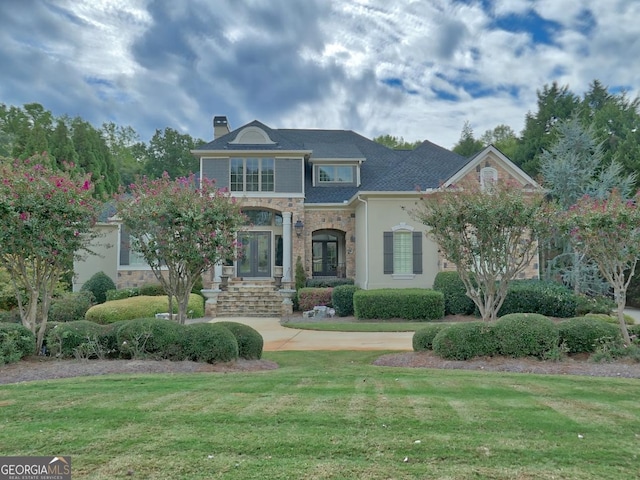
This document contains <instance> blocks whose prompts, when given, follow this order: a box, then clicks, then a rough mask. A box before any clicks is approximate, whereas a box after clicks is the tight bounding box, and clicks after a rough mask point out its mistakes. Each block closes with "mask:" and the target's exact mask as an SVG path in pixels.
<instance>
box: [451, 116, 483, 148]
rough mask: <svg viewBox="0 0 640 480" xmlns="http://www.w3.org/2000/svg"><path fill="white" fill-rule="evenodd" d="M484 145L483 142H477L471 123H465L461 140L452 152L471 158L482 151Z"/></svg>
mask: <svg viewBox="0 0 640 480" xmlns="http://www.w3.org/2000/svg"><path fill="white" fill-rule="evenodd" d="M483 148H484V143H483V142H482V141H481V140H476V139H475V138H474V136H473V129H472V128H471V124H470V123H469V121H466V122H464V126H463V127H462V133H461V134H460V140H458V143H456V144H455V146H454V147H453V148H452V150H453V151H454V152H455V153H457V154H458V155H462V156H463V157H471V156H473V155H475V154H476V153H478V152H480V151H482V149H483Z"/></svg>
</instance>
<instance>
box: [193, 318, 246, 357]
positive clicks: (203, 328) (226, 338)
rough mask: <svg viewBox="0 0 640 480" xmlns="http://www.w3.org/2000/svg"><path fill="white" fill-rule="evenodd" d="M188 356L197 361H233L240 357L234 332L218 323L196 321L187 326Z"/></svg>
mask: <svg viewBox="0 0 640 480" xmlns="http://www.w3.org/2000/svg"><path fill="white" fill-rule="evenodd" d="M185 350H186V354H187V358H188V359H189V360H194V361H196V362H207V363H217V362H231V361H233V360H236V359H237V358H238V342H237V340H236V337H235V336H234V335H233V333H232V332H231V331H230V330H229V329H228V328H226V327H224V326H222V325H220V324H218V323H194V324H191V325H187V326H186V327H185Z"/></svg>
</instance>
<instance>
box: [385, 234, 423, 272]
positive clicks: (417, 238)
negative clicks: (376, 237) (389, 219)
mask: <svg viewBox="0 0 640 480" xmlns="http://www.w3.org/2000/svg"><path fill="white" fill-rule="evenodd" d="M383 268H384V273H385V274H393V275H401V276H402V275H416V274H421V273H422V232H414V231H413V228H412V227H410V226H408V225H406V224H404V223H401V224H400V225H397V226H395V227H393V229H392V231H391V232H384V234H383Z"/></svg>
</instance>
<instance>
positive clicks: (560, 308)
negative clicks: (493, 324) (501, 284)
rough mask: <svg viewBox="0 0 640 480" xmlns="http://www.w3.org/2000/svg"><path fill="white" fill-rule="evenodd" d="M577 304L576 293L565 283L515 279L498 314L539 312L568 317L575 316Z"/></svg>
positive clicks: (550, 315)
mask: <svg viewBox="0 0 640 480" xmlns="http://www.w3.org/2000/svg"><path fill="white" fill-rule="evenodd" d="M576 306H577V297H576V295H574V293H573V292H571V291H570V290H569V289H568V288H567V287H565V286H564V285H561V284H559V283H556V282H547V281H540V280H514V281H513V282H511V283H510V284H509V289H508V290H507V296H506V297H505V299H504V303H503V304H502V307H500V311H499V312H498V315H499V316H501V317H502V316H505V315H509V314H510V313H538V314H540V315H545V316H548V317H560V318H567V317H573V316H575V314H576Z"/></svg>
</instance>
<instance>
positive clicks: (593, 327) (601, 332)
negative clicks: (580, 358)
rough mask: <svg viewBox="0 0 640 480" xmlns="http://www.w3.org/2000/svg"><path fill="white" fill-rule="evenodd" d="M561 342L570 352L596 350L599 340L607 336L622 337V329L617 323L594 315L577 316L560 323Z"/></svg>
mask: <svg viewBox="0 0 640 480" xmlns="http://www.w3.org/2000/svg"><path fill="white" fill-rule="evenodd" d="M558 332H559V334H560V343H561V344H564V345H565V346H566V348H567V351H568V352H569V353H584V352H595V351H596V348H597V346H598V344H599V341H600V340H602V339H605V338H620V329H619V328H618V327H616V326H615V325H612V324H610V323H606V322H603V321H602V320H599V319H597V318H592V317H577V318H570V319H568V320H563V321H562V322H560V323H559V324H558Z"/></svg>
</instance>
